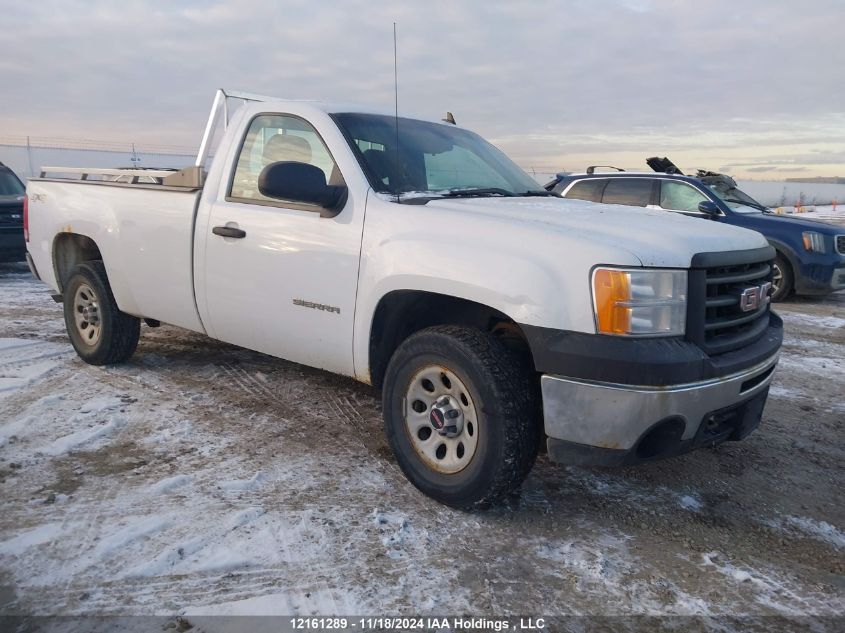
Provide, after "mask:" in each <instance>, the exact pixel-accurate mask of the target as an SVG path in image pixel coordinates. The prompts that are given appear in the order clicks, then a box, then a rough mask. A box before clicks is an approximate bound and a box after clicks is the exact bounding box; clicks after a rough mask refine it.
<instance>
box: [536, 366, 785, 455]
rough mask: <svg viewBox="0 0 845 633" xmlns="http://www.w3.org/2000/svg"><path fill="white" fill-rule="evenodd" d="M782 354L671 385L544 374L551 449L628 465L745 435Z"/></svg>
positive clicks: (757, 415)
mask: <svg viewBox="0 0 845 633" xmlns="http://www.w3.org/2000/svg"><path fill="white" fill-rule="evenodd" d="M777 360H778V354H777V353H774V354H773V355H771V356H770V357H769V358H767V359H765V360H764V361H763V362H760V363H758V364H756V365H754V366H753V367H749V368H747V369H743V370H741V371H738V372H736V373H733V374H730V375H727V376H723V377H717V378H709V379H706V380H700V381H697V382H690V383H685V384H678V385H667V386H642V385H624V384H615V383H607V382H600V381H594V380H582V379H573V378H567V377H563V376H554V375H544V376H543V377H542V379H541V386H542V392H543V413H544V418H545V426H546V435H548V436H549V440H548V447H549V456H550V458H551V459H552V460H553V461H558V462H563V463H567V464H578V465H624V464H631V463H636V462H639V461H645V460H649V459H658V458H663V457H669V456H672V455H677V454H679V453H683V452H686V451H688V450H692V449H694V448H698V447H699V446H704V445H708V444H714V443H718V442H722V441H725V440H733V439H742V438H743V437H745V436H746V435H748V433H750V432H751V431H752V430H753V429H754V428H756V427H757V425H758V424H759V422H760V417H761V415H762V412H763V406H764V405H765V402H766V396H767V395H768V388H769V384H770V383H771V381H772V375H773V373H774V369H775V366H776V365H777Z"/></svg>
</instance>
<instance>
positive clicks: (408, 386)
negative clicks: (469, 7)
mask: <svg viewBox="0 0 845 633" xmlns="http://www.w3.org/2000/svg"><path fill="white" fill-rule="evenodd" d="M228 96H235V97H237V98H239V99H241V100H242V101H243V102H244V103H243V105H241V106H240V107H239V108H238V109H236V110H235V111H234V112H231V113H230V110H229V107H228V102H227V97H228ZM218 113H222V117H220V118H221V119H222V121H223V125H224V128H225V131H224V133H223V135H222V137H221V141H220V144H219V147H218V148H217V150H216V154H215V158H214V160H213V161H212V162H211V165H210V167H209V168H208V170H207V173H206V171H205V170H204V169H203V165H204V163H205V153H206V150H207V148H208V144H209V143H208V141H209V139H210V138H211V134H212V132H213V129H214V124H215V120H217V114H218ZM230 115H231V116H230ZM397 125H398V133H399V151H398V152H397V151H396V149H397V147H396V138H397V129H396V127H397ZM80 173H81V174H82V176H81V177H80V178H76V177H75V176H78V175H79V174H80ZM118 174H120V175H127V176H130V177H131V176H133V175H138V176H147V177H152V178H160V179H161V180H162V182H163V184H144V183H143V182H129V183H125V182H115V180H114V178H113V177H114V176H115V175H118ZM98 177H99V178H101V179H100V180H97V179H96V178H98ZM110 178H111V179H110ZM123 179H125V178H123ZM27 194H28V200H27V209H26V213H25V217H26V230H27V237H28V250H29V254H28V261H29V263H30V267H31V269H32V271H33V274H35V275H36V277H39V278H40V279H41V280H43V281H44V282H45V283H46V284H47V285H48V286H49V287H50V288H52V290H53V292H54V293H56V294H55V297H56V298H57V300H60V301H63V302H64V311H65V321H66V325H67V330H68V335H69V337H70V339H71V342H72V343H73V346H74V348H75V349H76V350H77V352H78V353H79V355H80V356H81V357H82V358H83V359H84V360H86V361H87V362H89V363H93V364H110V363H116V362H121V361H124V360H126V359H128V358H129V357H130V356H131V354H132V353H133V352H134V350H135V347H136V345H137V342H138V338H139V333H140V322H141V320H146V322H147V324H149V325H151V326H155V325H157V324H158V323H160V322H164V323H169V324H173V325H177V326H180V327H183V328H187V329H189V330H193V331H197V332H202V333H205V334H207V335H208V336H211V337H213V338H216V339H219V340H222V341H227V342H229V343H233V344H235V345H240V346H243V347H246V348H249V349H254V350H258V351H261V352H264V353H267V354H272V355H274V356H277V357H280V358H285V359H288V360H292V361H295V362H298V363H302V364H305V365H310V366H313V367H319V368H322V369H326V370H328V371H332V372H336V373H339V374H344V375H348V376H353V377H355V378H357V379H358V380H360V381H363V382H366V383H370V384H373V385H374V386H376V387H380V388H381V389H382V391H383V398H384V419H385V429H386V433H387V436H388V439H389V441H390V444H391V447H392V448H393V450H394V453H395V454H396V458H397V461H398V463H399V465H400V467H401V468H402V470H403V471H404V472H405V474H406V475H407V476H408V478H409V479H410V480H411V481H412V483H413V484H414V485H416V486H417V487H418V488H419V489H420V490H422V491H423V492H425V493H426V494H428V495H430V496H432V497H434V498H436V499H438V500H440V501H442V502H444V503H447V504H450V505H453V506H458V507H468V506H473V505H478V504H486V503H489V502H493V501H496V500H498V499H500V498H501V497H502V496H503V495H506V494H508V493H509V492H511V491H513V490H515V489H517V488H518V487H519V485H520V483H521V482H522V480H523V479H524V477H525V476H526V475H527V473H528V472H529V471H530V469H531V467H532V465H533V462H534V459H535V457H536V455H537V452H538V449H539V446H540V443H541V441H542V439H543V438H544V437H545V438H547V445H548V449H549V455H550V457H551V458H552V459H553V460H555V461H559V462H563V463H569V464H628V463H634V462H639V461H643V460H647V459H654V458H660V457H666V456H669V455H674V454H678V453H681V452H684V451H687V450H691V449H693V448H697V447H700V446H704V445H709V444H714V443H717V442H721V441H725V440H736V439H741V438H743V437H744V436H745V435H747V434H748V433H749V432H751V431H752V430H753V429H754V428H755V427H756V426H757V425H758V423H759V421H760V416H761V414H762V409H763V406H764V404H765V400H766V396H767V393H768V385H769V383H770V381H771V377H772V372H773V370H774V367H775V364H776V362H777V353H778V349H779V347H780V344H781V339H782V324H781V321H780V319H779V318H778V317H777V315H776V314H774V313H773V312H772V311H771V310H770V308H769V298H768V293H769V289H770V284H769V280H770V278H771V271H770V266H769V262H770V260H771V259H772V258H773V257H774V253H773V251H772V250H771V247H769V246H768V244H767V243H766V240H765V239H764V238H763V237H762V236H761V235H759V234H758V233H754V232H751V231H746V230H743V229H737V228H733V227H728V226H723V225H719V224H716V223H703V222H700V221H697V220H695V219H690V218H685V217H682V216H670V217H667V215H666V214H665V213H663V212H660V211H650V210H642V209H630V208H626V207H619V206H610V205H608V206H603V207H602V208H601V209H599V210H597V209H596V206H595V205H593V204H592V203H587V202H580V201H571V200H564V199H560V198H558V197H556V196H554V195H549V194H548V193H547V192H544V191H543V190H542V189H541V188H540V187H539V186H538V185H537V184H536V183H535V182H534V181H533V180H532V179H531V178H530V177H529V176H528V175H527V174H525V173H524V172H522V171H521V170H520V169H519V168H518V167H516V166H515V165H514V164H513V163H511V162H510V160H509V159H507V158H506V157H505V156H504V155H503V154H502V153H501V152H500V151H499V150H497V149H495V148H494V147H493V146H492V145H490V144H489V143H487V142H486V141H483V139H481V138H480V137H479V136H477V135H475V134H473V133H471V132H469V131H467V130H463V129H461V128H458V127H456V126H454V125H451V124H446V123H435V122H426V121H420V120H416V119H406V118H400V119H398V121H397V119H395V118H394V117H393V116H391V115H389V114H384V113H377V112H373V111H369V110H362V109H361V108H355V107H347V106H332V105H328V104H322V103H314V102H302V101H281V100H274V99H269V98H263V97H257V96H254V95H242V94H238V95H235V94H234V93H231V94H229V95H227V94H226V93H225V92H223V91H219V92H218V96H217V98H216V99H215V102H214V106H213V107H212V113H211V116H210V118H209V123H208V126H207V127H206V134H205V137H204V139H203V143H202V146H201V149H200V153H199V156H198V158H197V164H196V165H195V166H194V167H191V168H186V169H184V170H181V171H178V172H172V171H162V172H156V171H150V170H144V171H143V173H140V172H139V173H138V174H134V172H132V171H131V170H129V171H127V170H120V171H119V172H117V173H116V170H108V169H103V170H97V169H69V168H58V167H44V168H42V174H41V177H40V178H33V179H31V180H30V181H29V185H28V187H27ZM632 214H633V215H632ZM634 216H636V217H634Z"/></svg>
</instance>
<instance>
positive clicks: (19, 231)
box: [0, 163, 26, 262]
mask: <svg viewBox="0 0 845 633" xmlns="http://www.w3.org/2000/svg"><path fill="white" fill-rule="evenodd" d="M24 192H25V188H24V185H23V183H22V182H21V181H20V180H19V179H18V177H17V176H15V172H13V171H12V170H11V169H9V168H8V167H6V166H5V165H4V164H3V163H0V262H20V261H23V260H24V258H25V256H26V242H25V241H24V235H23V201H24V197H25V193H24Z"/></svg>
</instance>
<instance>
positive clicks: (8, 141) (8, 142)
mask: <svg viewBox="0 0 845 633" xmlns="http://www.w3.org/2000/svg"><path fill="white" fill-rule="evenodd" d="M195 158H196V151H195V150H194V149H192V148H190V147H181V146H176V145H155V144H135V143H118V142H112V141H100V140H81V139H62V138H39V137H27V136H11V137H10V136H6V137H3V136H0V162H3V163H5V164H6V165H7V166H9V167H11V169H12V170H13V171H14V172H15V173H16V174H18V176H20V178H21V179H22V180H26V179H27V178H31V177H32V176H37V175H38V173H39V170H40V168H41V167H42V166H44V165H53V166H62V167H135V168H138V167H160V168H167V167H175V168H180V167H186V166H188V165H192V164H193V161H194V159H195ZM523 168H524V169H525V170H526V171H527V172H528V173H529V174H531V175H532V176H533V177H534V179H535V180H536V181H537V182H538V183H540V184H541V185H544V184H546V183H547V182H549V181H550V180H552V179H553V178H554V176H555V171H554V170H552V169H550V167H549V166H548V165H544V166H543V167H542V168H535V167H534V166H530V165H528V166H525V165H524V166H523ZM540 169H542V171H540ZM737 184H738V185H739V187H740V189H742V190H743V191H745V192H747V193H748V194H749V195H750V196H751V197H752V198H755V199H756V200H758V201H759V202H761V203H762V204H765V205H767V206H770V207H790V206H793V207H794V206H799V205H800V206H807V205H829V204H832V203H837V202H838V203H839V204H844V203H845V185H842V184H831V183H803V182H784V181H765V180H741V181H737Z"/></svg>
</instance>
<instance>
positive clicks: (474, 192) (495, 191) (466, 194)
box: [437, 187, 517, 198]
mask: <svg viewBox="0 0 845 633" xmlns="http://www.w3.org/2000/svg"><path fill="white" fill-rule="evenodd" d="M437 193H438V195H439V196H441V197H443V198H473V197H476V196H479V197H481V196H505V197H507V198H510V197H513V196H515V195H517V194H515V193H514V192H513V191H508V190H507V189H500V188H499V187H486V188H480V189H452V190H451V191H444V192H442V193H441V192H437Z"/></svg>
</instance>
